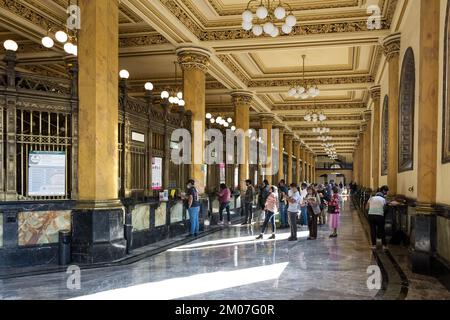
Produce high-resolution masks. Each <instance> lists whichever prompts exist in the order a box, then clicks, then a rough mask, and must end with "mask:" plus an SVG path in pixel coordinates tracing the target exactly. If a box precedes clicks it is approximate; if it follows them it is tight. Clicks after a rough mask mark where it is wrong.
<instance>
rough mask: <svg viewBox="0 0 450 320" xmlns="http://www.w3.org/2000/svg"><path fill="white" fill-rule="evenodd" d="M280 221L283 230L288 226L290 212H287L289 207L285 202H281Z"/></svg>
mask: <svg viewBox="0 0 450 320" xmlns="http://www.w3.org/2000/svg"><path fill="white" fill-rule="evenodd" d="M280 220H281V227H282V228H283V227H287V226H288V212H287V206H286V204H285V203H284V201H281V202H280Z"/></svg>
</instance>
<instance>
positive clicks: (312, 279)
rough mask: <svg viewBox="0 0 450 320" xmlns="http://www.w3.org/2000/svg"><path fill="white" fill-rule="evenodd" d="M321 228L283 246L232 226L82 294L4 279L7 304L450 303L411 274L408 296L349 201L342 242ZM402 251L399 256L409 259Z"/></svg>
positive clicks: (97, 275) (0, 284)
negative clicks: (378, 276)
mask: <svg viewBox="0 0 450 320" xmlns="http://www.w3.org/2000/svg"><path fill="white" fill-rule="evenodd" d="M319 230H320V231H319V237H318V239H317V240H315V241H308V240H306V238H307V236H308V232H307V230H306V228H303V229H300V230H299V234H298V235H299V241H298V242H288V241H287V238H288V237H289V230H287V229H283V230H278V231H277V239H276V240H268V237H269V235H266V237H265V240H263V241H257V240H255V237H256V236H257V235H258V233H259V225H258V224H254V225H253V226H251V227H241V226H240V225H232V226H229V227H226V228H223V229H222V230H220V231H218V232H215V233H212V234H210V235H207V236H205V237H202V238H200V239H197V240H196V241H193V242H190V243H188V244H185V245H182V246H179V247H175V248H172V249H170V250H168V251H165V252H163V253H160V254H157V255H155V256H152V257H149V258H145V259H143V260H141V261H138V262H135V263H133V264H131V265H127V266H116V267H108V268H101V269H86V270H81V273H80V277H79V280H80V281H79V287H78V288H77V285H76V284H77V283H78V282H77V278H76V277H74V274H72V275H71V274H67V273H53V274H46V275H37V276H29V277H21V278H14V279H5V280H0V299H138V300H147V299H151V300H166V299H183V300H189V299H198V300H204V299H213V300H217V299H226V300H230V299H231V300H355V299H357V300H366V299H377V300H378V299H387V300H389V299H399V298H408V297H410V298H411V299H423V298H425V299H450V294H449V292H448V291H447V290H445V288H444V287H443V286H442V285H440V283H439V282H437V281H436V280H435V279H433V278H428V277H418V276H415V275H411V274H410V273H408V272H405V274H407V276H408V277H412V278H413V280H414V279H415V278H416V279H417V280H414V281H412V282H411V283H409V284H406V286H408V287H407V288H406V291H407V294H406V295H405V296H403V297H402V295H401V292H402V290H403V292H405V284H404V283H403V282H402V279H401V276H400V275H399V274H398V272H397V271H396V270H395V268H394V267H393V266H392V265H389V264H390V263H392V262H391V260H390V259H388V258H387V257H386V256H384V253H381V252H380V253H379V254H377V255H374V254H373V253H372V251H371V250H370V249H369V244H368V240H367V237H366V233H365V231H364V228H363V226H362V224H361V222H360V218H359V215H358V214H357V212H356V211H355V210H352V209H351V208H350V205H349V203H347V204H346V210H345V212H344V213H343V214H342V216H341V228H340V230H339V237H338V238H337V239H330V238H328V235H329V230H328V227H327V226H321V227H319ZM393 251H394V250H393ZM397 251H398V252H393V254H392V256H393V257H394V258H395V257H401V250H397ZM400 260H401V259H400ZM377 261H382V263H383V264H384V267H383V272H384V275H385V278H389V281H387V279H385V281H383V285H382V287H381V289H378V288H375V289H369V288H368V285H367V282H368V277H369V274H368V272H367V271H368V268H369V267H370V266H376V265H377ZM401 263H403V265H402V268H407V266H405V265H404V261H401ZM75 276H76V274H75ZM74 278H75V280H74ZM74 284H75V285H74ZM69 288H71V289H69Z"/></svg>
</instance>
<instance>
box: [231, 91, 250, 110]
mask: <svg viewBox="0 0 450 320" xmlns="http://www.w3.org/2000/svg"><path fill="white" fill-rule="evenodd" d="M231 101H232V102H233V105H234V106H238V105H246V106H249V107H250V105H251V104H252V101H253V92H250V91H232V92H231Z"/></svg>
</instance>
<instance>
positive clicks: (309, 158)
mask: <svg viewBox="0 0 450 320" xmlns="http://www.w3.org/2000/svg"><path fill="white" fill-rule="evenodd" d="M305 158H306V164H305V168H306V181H307V182H308V183H311V180H310V178H311V176H310V171H309V167H310V164H311V162H310V161H311V154H310V152H309V151H308V150H306V153H305Z"/></svg>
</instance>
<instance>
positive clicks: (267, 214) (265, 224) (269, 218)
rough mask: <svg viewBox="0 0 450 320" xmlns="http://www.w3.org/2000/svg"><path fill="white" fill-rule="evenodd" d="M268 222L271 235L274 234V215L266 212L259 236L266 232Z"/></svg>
mask: <svg viewBox="0 0 450 320" xmlns="http://www.w3.org/2000/svg"><path fill="white" fill-rule="evenodd" d="M269 221H270V223H271V224H272V233H273V234H275V231H276V230H275V214H274V213H273V212H272V211H269V210H267V211H266V219H264V224H263V226H262V229H261V234H264V232H266V229H267V226H268V225H269Z"/></svg>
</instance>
